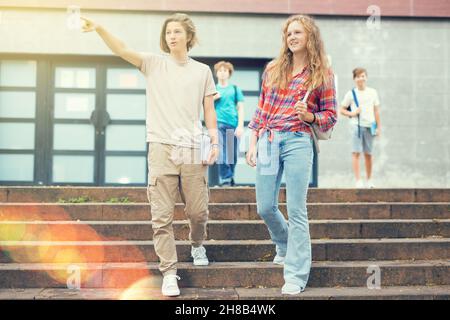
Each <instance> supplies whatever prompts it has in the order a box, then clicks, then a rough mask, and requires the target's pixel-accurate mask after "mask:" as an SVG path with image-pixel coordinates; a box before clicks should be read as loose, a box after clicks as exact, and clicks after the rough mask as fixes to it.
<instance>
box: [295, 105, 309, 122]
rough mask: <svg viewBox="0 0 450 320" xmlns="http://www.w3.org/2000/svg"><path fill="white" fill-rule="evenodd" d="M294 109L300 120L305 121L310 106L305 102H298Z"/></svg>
mask: <svg viewBox="0 0 450 320" xmlns="http://www.w3.org/2000/svg"><path fill="white" fill-rule="evenodd" d="M294 108H295V110H296V111H297V115H298V117H299V118H300V120H302V121H304V120H305V117H306V113H307V112H308V106H307V105H306V103H305V102H303V101H297V103H296V104H295V106H294Z"/></svg>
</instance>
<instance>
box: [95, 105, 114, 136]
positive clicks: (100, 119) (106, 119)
mask: <svg viewBox="0 0 450 320" xmlns="http://www.w3.org/2000/svg"><path fill="white" fill-rule="evenodd" d="M90 120H91V123H92V124H93V125H94V126H95V128H96V129H97V130H98V131H97V133H98V132H99V131H101V132H103V131H104V129H105V128H106V126H107V125H108V124H110V123H111V117H110V116H109V113H108V112H107V111H100V110H94V111H92V113H91V118H90Z"/></svg>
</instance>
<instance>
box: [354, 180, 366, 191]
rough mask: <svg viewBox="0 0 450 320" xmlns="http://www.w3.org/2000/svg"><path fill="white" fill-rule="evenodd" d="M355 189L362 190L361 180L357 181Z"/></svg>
mask: <svg viewBox="0 0 450 320" xmlns="http://www.w3.org/2000/svg"><path fill="white" fill-rule="evenodd" d="M355 187H356V188H358V189H361V188H364V182H363V181H362V180H361V179H359V180H357V181H356V185H355Z"/></svg>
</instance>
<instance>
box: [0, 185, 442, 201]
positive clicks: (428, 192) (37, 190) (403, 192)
mask: <svg viewBox="0 0 450 320" xmlns="http://www.w3.org/2000/svg"><path fill="white" fill-rule="evenodd" d="M78 197H88V198H90V199H91V200H93V201H97V202H98V201H100V202H103V201H107V200H109V199H111V198H123V197H125V198H128V199H129V200H130V201H132V202H148V199H147V193H146V188H144V187H134V188H133V187H73V186H70V187H23V186H21V187H0V202H57V201H58V200H59V199H66V200H67V199H70V198H78ZM178 201H179V202H181V201H180V198H179V199H178ZM210 201H211V202H216V203H248V202H255V189H254V188H253V187H233V188H211V197H210ZM279 201H280V202H286V189H285V188H282V189H281V190H280V198H279ZM308 201H309V202H317V203H327V202H378V201H382V202H408V203H411V202H449V201H450V188H445V189H322V188H310V189H309V191H308Z"/></svg>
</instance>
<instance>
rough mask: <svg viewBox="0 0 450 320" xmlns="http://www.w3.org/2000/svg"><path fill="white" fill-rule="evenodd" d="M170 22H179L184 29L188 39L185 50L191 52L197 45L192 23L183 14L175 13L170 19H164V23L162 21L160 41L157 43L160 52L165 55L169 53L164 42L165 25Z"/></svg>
mask: <svg viewBox="0 0 450 320" xmlns="http://www.w3.org/2000/svg"><path fill="white" fill-rule="evenodd" d="M170 22H179V23H181V25H182V26H183V28H184V31H186V35H187V38H188V41H187V45H186V46H187V50H188V51H189V50H191V49H192V47H193V46H194V45H195V44H197V43H198V38H197V30H196V28H195V25H194V23H193V22H192V20H191V18H190V17H189V16H188V15H187V14H184V13H175V14H173V15H171V16H170V17H168V18H167V19H166V21H164V24H163V26H162V30H161V37H160V41H159V46H160V47H161V50H162V51H164V52H167V53H170V48H169V46H168V45H167V41H166V29H167V25H168V24H169V23H170Z"/></svg>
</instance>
